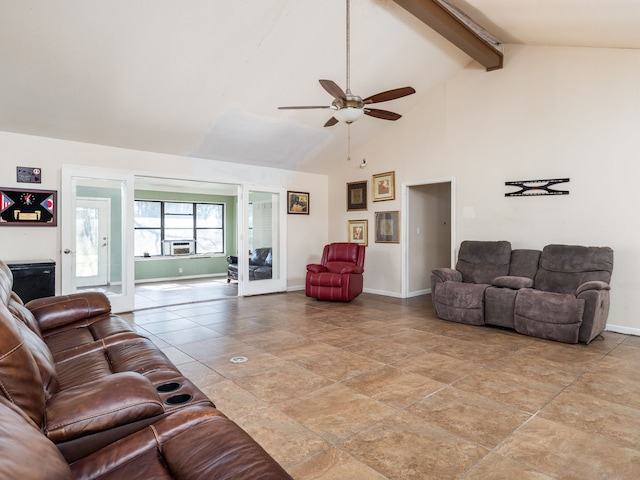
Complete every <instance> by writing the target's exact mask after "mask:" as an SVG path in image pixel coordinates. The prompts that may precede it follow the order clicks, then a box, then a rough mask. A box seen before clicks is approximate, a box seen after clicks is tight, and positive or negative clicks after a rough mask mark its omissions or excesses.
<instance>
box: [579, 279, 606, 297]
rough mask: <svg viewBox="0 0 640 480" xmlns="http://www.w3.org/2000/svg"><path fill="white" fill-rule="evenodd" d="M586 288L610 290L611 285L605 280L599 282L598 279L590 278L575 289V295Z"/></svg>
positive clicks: (586, 289)
mask: <svg viewBox="0 0 640 480" xmlns="http://www.w3.org/2000/svg"><path fill="white" fill-rule="evenodd" d="M588 290H611V286H610V285H609V284H608V283H607V282H601V281H598V280H592V281H590V282H584V283H583V284H582V285H580V286H579V287H578V288H577V290H576V297H577V296H579V295H580V294H581V293H583V292H586V291H588Z"/></svg>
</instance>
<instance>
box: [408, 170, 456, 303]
mask: <svg viewBox="0 0 640 480" xmlns="http://www.w3.org/2000/svg"><path fill="white" fill-rule="evenodd" d="M403 188H404V190H405V191H404V192H403V201H404V202H405V205H404V211H405V212H406V213H405V229H404V231H405V239H406V240H405V242H403V243H404V245H405V255H404V258H403V262H404V268H403V271H404V272H405V275H404V282H403V297H405V298H407V297H414V296H418V295H425V294H427V293H431V270H433V269H435V268H439V267H450V266H451V265H453V258H454V257H453V252H454V241H455V239H454V232H455V230H454V220H455V217H454V179H453V178H447V179H439V180H434V181H430V182H421V183H415V184H410V185H409V184H405V185H404V186H403Z"/></svg>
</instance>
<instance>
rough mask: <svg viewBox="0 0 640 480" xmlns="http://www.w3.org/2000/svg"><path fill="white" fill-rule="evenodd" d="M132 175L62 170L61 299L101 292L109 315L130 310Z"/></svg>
mask: <svg viewBox="0 0 640 480" xmlns="http://www.w3.org/2000/svg"><path fill="white" fill-rule="evenodd" d="M133 185H134V177H133V175H131V174H129V173H126V172H120V171H115V170H109V169H98V168H95V167H91V168H89V167H79V166H66V165H65V166H63V168H62V195H61V198H62V222H61V225H62V229H61V232H62V244H61V247H62V255H61V287H62V293H63V294H69V293H75V292H77V291H80V290H83V291H86V290H93V291H102V292H104V293H105V294H107V295H108V296H109V300H110V301H111V306H112V309H113V311H114V312H116V313H117V312H126V311H131V310H133V308H134V298H135V291H134V287H135V285H134V262H133V228H132V225H133V200H134V198H133Z"/></svg>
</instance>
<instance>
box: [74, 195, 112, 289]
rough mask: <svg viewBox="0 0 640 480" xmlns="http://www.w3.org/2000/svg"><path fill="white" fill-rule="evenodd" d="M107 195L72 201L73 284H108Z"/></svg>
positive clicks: (108, 199)
mask: <svg viewBox="0 0 640 480" xmlns="http://www.w3.org/2000/svg"><path fill="white" fill-rule="evenodd" d="M110 216H111V199H110V198H87V197H78V199H77V204H76V285H77V286H78V287H85V288H86V287H105V288H108V287H110V286H111V279H110V275H109V271H110V268H109V267H110V260H109V259H110V257H111V255H110V253H111V249H110V248H109V241H110V226H111V222H110Z"/></svg>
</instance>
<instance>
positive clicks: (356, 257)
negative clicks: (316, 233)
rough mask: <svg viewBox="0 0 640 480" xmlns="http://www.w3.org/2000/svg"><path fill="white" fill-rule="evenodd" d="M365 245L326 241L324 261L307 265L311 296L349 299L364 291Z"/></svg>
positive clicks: (308, 289) (308, 286)
mask: <svg viewBox="0 0 640 480" xmlns="http://www.w3.org/2000/svg"><path fill="white" fill-rule="evenodd" d="M365 248H366V247H365V246H364V245H360V244H357V243H346V242H342V243H330V244H329V245H325V247H324V251H323V252H322V260H321V263H320V264H317V263H311V264H309V265H307V281H306V287H305V293H306V295H307V297H312V298H317V299H318V300H338V301H343V302H348V301H351V300H353V299H354V298H356V297H357V296H358V295H360V294H361V293H362V285H363V279H362V273H363V272H364V253H365Z"/></svg>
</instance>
